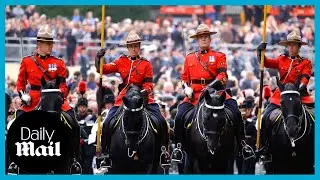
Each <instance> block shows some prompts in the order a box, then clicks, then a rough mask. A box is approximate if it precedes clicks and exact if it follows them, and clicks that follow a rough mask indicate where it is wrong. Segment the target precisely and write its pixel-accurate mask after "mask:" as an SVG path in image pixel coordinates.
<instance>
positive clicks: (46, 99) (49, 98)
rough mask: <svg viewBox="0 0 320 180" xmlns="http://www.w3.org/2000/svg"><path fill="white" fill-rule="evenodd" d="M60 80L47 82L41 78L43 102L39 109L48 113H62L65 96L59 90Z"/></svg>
mask: <svg viewBox="0 0 320 180" xmlns="http://www.w3.org/2000/svg"><path fill="white" fill-rule="evenodd" d="M59 85H60V78H59V77H57V78H56V79H55V80H52V81H46V80H45V79H44V77H43V76H42V78H41V86H42V88H41V100H40V104H39V108H40V109H41V110H43V111H47V112H61V106H62V104H63V94H62V93H61V91H60V89H59Z"/></svg>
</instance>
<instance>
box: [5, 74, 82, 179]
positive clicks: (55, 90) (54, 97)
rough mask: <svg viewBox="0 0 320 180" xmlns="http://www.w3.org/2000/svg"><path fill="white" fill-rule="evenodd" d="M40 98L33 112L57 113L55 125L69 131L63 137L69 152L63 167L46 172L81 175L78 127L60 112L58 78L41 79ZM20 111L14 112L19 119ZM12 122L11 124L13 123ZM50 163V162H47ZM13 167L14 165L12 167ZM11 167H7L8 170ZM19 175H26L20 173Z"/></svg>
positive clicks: (66, 115) (65, 114) (74, 121)
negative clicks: (65, 127)
mask: <svg viewBox="0 0 320 180" xmlns="http://www.w3.org/2000/svg"><path fill="white" fill-rule="evenodd" d="M41 85H42V88H41V96H40V102H39V104H38V106H37V107H36V108H35V110H41V111H45V112H49V113H57V114H58V116H57V117H61V119H60V118H57V123H64V125H65V126H67V127H68V129H69V130H70V131H69V133H68V134H66V135H65V137H66V138H67V139H68V142H69V143H68V144H69V145H70V147H69V148H70V151H69V153H70V154H68V156H67V157H69V159H66V160H65V161H66V162H65V163H64V164H65V166H64V167H59V168H57V170H56V172H48V173H55V174H70V173H71V174H79V173H81V166H80V164H79V163H78V159H79V155H80V154H79V153H80V126H79V124H78V122H77V120H76V119H73V118H72V117H71V116H70V115H69V114H68V113H66V112H64V111H62V109H61V106H62V104H63V101H64V98H63V94H62V93H61V91H60V89H59V86H60V78H59V77H57V78H56V79H54V80H52V81H46V80H45V79H44V77H42V78H41ZM21 113H22V112H21V111H17V112H16V116H17V117H19V116H20V115H21ZM13 122H14V120H13V121H12V122H11V123H13ZM9 126H10V125H9ZM48 163H50V162H48ZM13 166H15V165H13ZM10 168H11V170H12V166H11V167H9V169H10ZM20 173H28V172H23V171H21V172H20Z"/></svg>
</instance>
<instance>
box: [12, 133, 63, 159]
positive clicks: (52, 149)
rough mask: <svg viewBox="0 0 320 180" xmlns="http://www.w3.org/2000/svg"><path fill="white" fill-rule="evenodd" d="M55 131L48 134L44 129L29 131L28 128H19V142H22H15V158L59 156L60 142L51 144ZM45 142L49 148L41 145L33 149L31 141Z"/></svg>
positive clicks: (33, 145)
mask: <svg viewBox="0 0 320 180" xmlns="http://www.w3.org/2000/svg"><path fill="white" fill-rule="evenodd" d="M54 132H55V130H53V131H52V132H48V130H46V129H45V127H42V128H40V129H39V130H30V128H28V127H21V140H22V142H16V143H15V145H16V147H17V154H16V155H17V156H19V157H20V156H61V153H60V142H55V143H53V142H52V137H53V135H54ZM30 140H32V141H43V140H47V142H48V143H49V146H44V145H41V146H39V147H37V148H35V144H34V142H32V141H30Z"/></svg>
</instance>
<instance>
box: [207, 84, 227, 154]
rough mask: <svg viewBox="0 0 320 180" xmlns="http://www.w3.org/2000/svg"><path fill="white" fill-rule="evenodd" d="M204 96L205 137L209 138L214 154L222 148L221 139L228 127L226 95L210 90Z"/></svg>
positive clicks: (210, 149)
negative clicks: (225, 107)
mask: <svg viewBox="0 0 320 180" xmlns="http://www.w3.org/2000/svg"><path fill="white" fill-rule="evenodd" d="M204 96H205V98H204V99H205V100H204V107H203V108H202V116H203V125H204V135H205V136H206V137H207V146H208V149H209V151H210V152H211V153H212V154H213V153H214V152H215V151H217V150H218V149H219V148H220V138H221V135H222V134H223V131H224V128H225V126H226V114H225V111H224V102H225V99H226V93H225V92H224V91H223V92H222V93H221V91H216V90H214V89H212V88H209V89H207V90H206V91H205V94H204Z"/></svg>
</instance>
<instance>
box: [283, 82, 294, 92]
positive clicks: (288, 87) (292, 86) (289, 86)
mask: <svg viewBox="0 0 320 180" xmlns="http://www.w3.org/2000/svg"><path fill="white" fill-rule="evenodd" d="M284 90H285V91H296V90H297V88H296V86H295V85H294V84H292V83H287V84H286V85H285V86H284Z"/></svg>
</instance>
